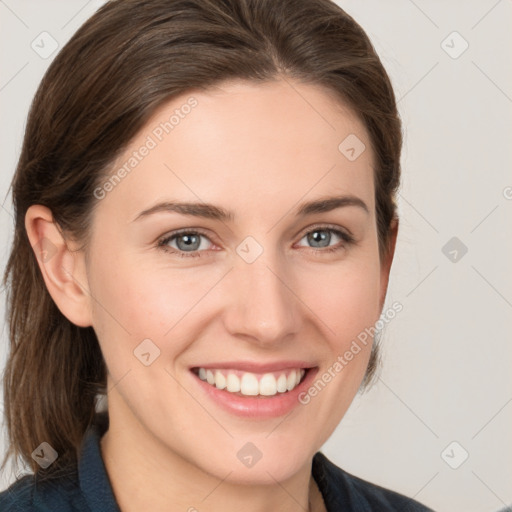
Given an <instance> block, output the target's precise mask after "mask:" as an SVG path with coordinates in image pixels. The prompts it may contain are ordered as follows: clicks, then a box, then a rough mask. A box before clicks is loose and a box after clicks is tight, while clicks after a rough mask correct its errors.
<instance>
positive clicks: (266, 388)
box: [199, 368, 306, 396]
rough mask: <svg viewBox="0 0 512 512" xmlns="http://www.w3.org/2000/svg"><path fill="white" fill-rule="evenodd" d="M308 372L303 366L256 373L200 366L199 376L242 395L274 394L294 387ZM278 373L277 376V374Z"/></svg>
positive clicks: (220, 387)
mask: <svg viewBox="0 0 512 512" xmlns="http://www.w3.org/2000/svg"><path fill="white" fill-rule="evenodd" d="M305 373H306V370H304V369H303V368H296V369H294V370H283V371H281V372H276V374H274V373H264V374H262V375H261V374H256V373H250V372H240V371H238V370H216V369H208V370H206V369H205V368H199V378H200V379H201V380H205V381H207V382H208V384H211V385H212V386H215V387H216V388H218V389H225V390H226V391H229V392H231V393H238V392H240V393H242V395H252V396H254V395H264V396H272V395H275V394H276V393H278V392H279V393H284V392H286V391H291V390H292V389H294V388H295V387H296V386H297V385H298V384H299V382H300V380H301V379H302V377H303V376H304V374H305ZM276 375H277V376H276Z"/></svg>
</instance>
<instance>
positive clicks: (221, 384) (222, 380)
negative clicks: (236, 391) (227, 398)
mask: <svg viewBox="0 0 512 512" xmlns="http://www.w3.org/2000/svg"><path fill="white" fill-rule="evenodd" d="M215 387H217V388H219V389H224V388H225V387H226V377H224V375H223V374H222V373H221V372H219V370H217V371H216V372H215Z"/></svg>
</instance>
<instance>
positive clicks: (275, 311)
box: [224, 249, 301, 346]
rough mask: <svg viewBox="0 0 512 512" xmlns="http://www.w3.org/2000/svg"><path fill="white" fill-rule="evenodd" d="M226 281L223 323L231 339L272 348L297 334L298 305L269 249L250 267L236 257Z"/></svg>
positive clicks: (285, 270)
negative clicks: (240, 339)
mask: <svg viewBox="0 0 512 512" xmlns="http://www.w3.org/2000/svg"><path fill="white" fill-rule="evenodd" d="M228 279H229V284H228V287H227V289H226V290H225V292H226V294H227V296H228V297H229V298H228V300H226V303H227V304H228V306H227V307H226V309H225V310H224V322H225V327H226V329H227V331H228V332H229V333H230V334H231V335H232V336H234V337H243V338H245V339H247V340H248V341H251V342H252V343H257V344H259V345H262V346H270V345H272V346H274V345H277V344H279V343H283V342H286V341H288V342H289V341H290V339H291V338H293V335H294V334H295V333H297V332H299V330H300V328H301V315H300V304H301V302H300V300H299V299H298V297H297V296H296V295H295V293H294V290H293V288H294V286H293V276H292V272H291V271H290V266H289V263H288V262H286V261H285V260H284V258H283V257H280V256H279V255H276V253H275V252H272V251H270V250H268V249H267V250H264V251H263V253H262V254H261V255H260V256H259V257H258V258H257V259H256V260H255V261H253V262H252V263H248V262H247V261H245V260H244V259H243V258H242V257H238V256H237V257H236V258H235V263H234V268H233V270H232V271H231V272H230V275H229V278H228Z"/></svg>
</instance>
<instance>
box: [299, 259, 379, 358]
mask: <svg viewBox="0 0 512 512" xmlns="http://www.w3.org/2000/svg"><path fill="white" fill-rule="evenodd" d="M302 289H303V292H302V296H303V297H307V298H308V299H307V304H308V306H309V307H310V308H311V309H312V310H313V311H314V312H315V314H316V315H317V316H318V318H319V319H320V321H321V323H322V324H323V325H324V327H325V333H326V339H328V340H329V342H330V343H331V345H332V347H331V348H333V349H338V350H341V349H342V348H343V347H344V346H345V345H346V344H347V342H349V341H350V340H352V339H354V338H355V337H357V335H358V334H359V333H361V332H362V331H364V329H365V328H367V327H370V326H372V325H373V324H374V323H375V322H376V321H377V320H378V318H379V315H380V311H379V291H380V273H379V265H378V261H376V260H373V259H364V258H361V259H358V260H355V259H354V260H353V261H351V262H348V261H347V262H346V264H340V265H339V266H338V267H335V266H331V267H330V268H328V267H327V266H326V267H325V268H324V269H318V268H317V269H316V271H315V274H314V275H311V276H309V277H308V278H304V279H303V288H302Z"/></svg>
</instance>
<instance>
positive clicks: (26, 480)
mask: <svg viewBox="0 0 512 512" xmlns="http://www.w3.org/2000/svg"><path fill="white" fill-rule="evenodd" d="M0 510H1V511H2V512H50V511H51V512H78V511H87V512H89V510H90V509H89V507H88V506H87V504H86V503H85V501H84V499H83V496H82V494H81V492H80V488H79V485H78V481H77V478H76V472H75V471H73V470H71V471H69V472H67V473H66V474H61V475H59V476H53V477H51V478H44V479H42V478H40V477H38V476H36V475H25V476H23V477H21V478H20V479H18V480H16V481H15V482H14V483H12V484H11V485H10V486H9V487H8V488H7V489H5V490H4V491H2V492H0Z"/></svg>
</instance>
